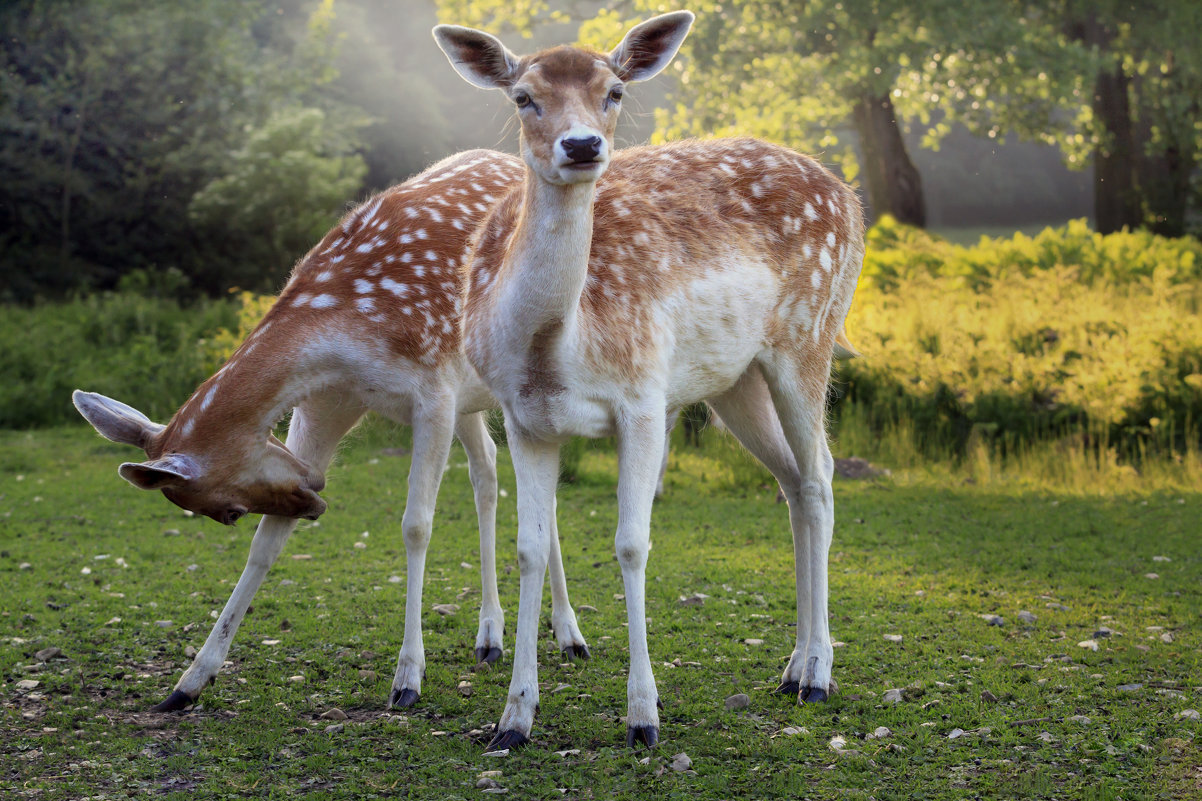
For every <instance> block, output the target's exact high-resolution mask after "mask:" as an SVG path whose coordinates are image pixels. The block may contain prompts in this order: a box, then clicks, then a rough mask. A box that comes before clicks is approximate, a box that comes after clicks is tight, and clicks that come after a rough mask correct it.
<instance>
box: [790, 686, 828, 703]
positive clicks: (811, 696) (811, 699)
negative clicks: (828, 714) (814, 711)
mask: <svg viewBox="0 0 1202 801" xmlns="http://www.w3.org/2000/svg"><path fill="white" fill-rule="evenodd" d="M826 698H827V695H826V690H824V689H822V688H821V687H806V688H805V689H804V690H802V691H801V692H800V693H798V694H797V703H799V704H820V703H822V702H823V701H825V700H826Z"/></svg>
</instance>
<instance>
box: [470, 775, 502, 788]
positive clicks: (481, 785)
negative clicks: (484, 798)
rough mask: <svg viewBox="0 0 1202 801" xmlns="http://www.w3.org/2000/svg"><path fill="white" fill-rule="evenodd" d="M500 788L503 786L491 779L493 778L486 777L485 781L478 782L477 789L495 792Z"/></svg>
mask: <svg viewBox="0 0 1202 801" xmlns="http://www.w3.org/2000/svg"><path fill="white" fill-rule="evenodd" d="M500 786H501V785H499V784H497V780H496V779H491V778H488V777H485V778H483V779H477V780H476V789H477V790H495V789H496V788H498V787H500Z"/></svg>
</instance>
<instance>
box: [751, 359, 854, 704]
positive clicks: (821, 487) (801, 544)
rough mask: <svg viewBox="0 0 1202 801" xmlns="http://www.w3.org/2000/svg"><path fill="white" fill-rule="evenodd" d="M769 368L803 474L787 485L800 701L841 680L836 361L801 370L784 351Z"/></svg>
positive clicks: (788, 676) (794, 669)
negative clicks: (831, 611) (830, 390)
mask: <svg viewBox="0 0 1202 801" xmlns="http://www.w3.org/2000/svg"><path fill="white" fill-rule="evenodd" d="M763 368H764V378H765V380H766V382H767V385H768V389H769V391H770V392H771V395H772V402H773V405H774V406H775V407H776V412H777V416H778V418H779V420H780V425H781V428H782V429H783V431H784V435H785V438H786V439H787V440H788V442H789V447H790V449H791V450H792V452H793V457H794V459H795V461H796V465H797V470H798V474H799V476H800V481H799V482H798V483H797V484H796V485H794V486H786V485H784V484H782V487H781V488H782V489H783V490H784V493H785V497H786V499H787V500H788V502H789V521H790V523H791V525H792V528H793V558H794V567H795V570H796V574H797V643H796V646H795V647H794V650H793V654H792V656H791V657H790V659H789V664H788V666H787V667H786V668H785V672H784V675H783V676H782V678H781V689H782V691H784V690H792V688H793V686H794V685H795V684H796V686H797V688H798V696H797V698H798V701H799V702H800V703H805V702H811V703H812V702H816V701H825V700H826V699H827V697H828V696H829V695H830V693H832V692H834V691H835V689H836V688H837V685H836V684H835V681H834V679H833V678H832V676H831V670H832V666H833V662H834V648H833V647H832V645H831V636H830V622H829V616H828V608H827V594H828V585H827V559H828V556H829V553H830V545H831V537H832V534H833V532H834V521H835V516H834V496H833V494H832V491H831V478H832V474H833V472H834V469H833V468H834V461H833V460H832V459H831V455H830V449H829V447H828V445H827V442H826V430H825V421H824V419H823V415H824V411H825V403H826V380H825V379H826V376H827V375H829V368H830V365H829V364H827V365H825V368H826V370H825V372H815V371H813V370H812V369H811V370H803V369H802V367H801V365H800V363H799V361H798V360H797V359H794V358H792V357H791V356H790V355H789V354H780V353H778V354H775V356H774V358H771V359H768V360H766V361H765V362H764V364H763ZM817 376H821V378H820V379H819V378H818V377H817Z"/></svg>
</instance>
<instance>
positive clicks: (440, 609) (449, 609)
mask: <svg viewBox="0 0 1202 801" xmlns="http://www.w3.org/2000/svg"><path fill="white" fill-rule="evenodd" d="M434 611H435V612H437V613H438V614H440V615H442V616H443V617H446V616H447V615H453V614H455V613H456V612H458V611H459V604H434Z"/></svg>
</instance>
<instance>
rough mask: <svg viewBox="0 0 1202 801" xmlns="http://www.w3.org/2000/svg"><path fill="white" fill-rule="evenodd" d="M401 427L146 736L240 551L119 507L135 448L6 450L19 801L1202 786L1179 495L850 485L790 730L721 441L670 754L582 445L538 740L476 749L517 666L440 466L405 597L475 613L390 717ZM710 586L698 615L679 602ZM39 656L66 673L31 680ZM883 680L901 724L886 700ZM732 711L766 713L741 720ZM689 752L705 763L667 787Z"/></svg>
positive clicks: (469, 524)
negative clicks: (411, 587) (209, 672)
mask: <svg viewBox="0 0 1202 801" xmlns="http://www.w3.org/2000/svg"><path fill="white" fill-rule="evenodd" d="M402 433H403V432H398V431H397V430H396V429H394V428H393V427H391V426H387V425H384V424H380V423H376V422H373V421H369V422H368V423H366V424H365V425H364V426H363V427H362V429H361V430H360V431H359V433H358V434H356V435H355V436H353V437H352V438H350V440H349V442H348V443H347V445H346V446H345V447H344V448H343V450H342V452H341V454H340V456H339V459H338V460H337V462H336V463H335V466H334V467H333V468H332V469H331V471H330V475H329V486H328V489H327V491H326V493H325V494H326V497H327V499H328V501H329V503H330V511H329V512H328V513H327V514H326V515H325V516H324V517H322V519H321V520H319V521H317V523H316V524H309V523H304V524H302V526H301V527H300V528H299V529H298V531H297V532H296V533H295V534H294V535H293V537H292V540H291V541H290V542H289V543H288V545H287V547H286V548H285V551H284V553H283V556H282V557H281V559H280V560H279V562H278V563H277V564H276V566H275V567H274V568H273V569H272V571H271V573H270V574H269V575H268V577H267V580H266V582H265V584H264V587H263V589H262V590H261V592H260V593H259V596H258V597H257V598H256V600H255V603H254V606H253V611H252V612H251V613H250V614H249V615H248V616H247V618H246V621H245V622H244V624H243V627H242V629H241V630H240V631H239V633H238V636H237V638H236V640H235V642H234V646H233V648H232V649H231V652H230V656H229V659H230V664H229V665H228V666H227V667H226V668H225V669H224V670H223V672H222V674H221V675H220V676H219V678H218V680H217V682H216V684H215V685H213V686H212V687H209V688H207V689H206V691H205V694H204V695H203V696H202V701H201V705H200V707H199V708H197V709H194V710H193V711H191V712H188V713H185V714H170V715H154V714H150V713H147V712H146V711H145V710H146V709H147V708H148V707H149V706H150V705H151V704H153V703H155V702H156V701H158V700H160V699H161V698H162V697H164V696H165V695H166V694H167V693H168V692H169V691H170V689H171V687H172V685H173V683H174V681H175V679H176V678H178V676H179V674H180V672H181V671H182V670H183V669H184V668H185V667H186V666H187V664H188V662H189V660H188V658H187V657H186V656H185V648H187V647H189V646H192V647H199V646H200V644H201V642H202V641H203V639H204V637H205V636H206V635H207V633H208V628H209V626H210V625H211V623H212V621H213V618H212V617H211V613H212V612H213V610H215V609H218V608H219V607H220V605H221V604H222V603H223V602H224V600H225V598H226V596H227V595H228V594H229V591H230V589H231V588H232V586H233V582H234V581H235V579H236V578H237V575H238V574H239V572H240V571H241V569H242V567H243V563H244V560H245V555H246V548H247V545H248V542H249V538H250V534H251V530H250V528H249V527H244V528H223V527H221V526H219V525H217V524H216V523H213V522H212V521H208V520H201V519H198V518H193V517H188V516H185V515H184V514H182V512H181V511H180V510H179V509H177V508H176V507H174V506H171V505H170V504H168V503H167V502H166V501H165V500H164V499H162V498H161V497H159V496H158V495H157V494H155V493H143V492H139V491H137V490H135V489H133V488H131V487H128V486H126V485H124V483H123V482H122V481H121V480H120V479H119V478H118V477H117V475H116V466H117V464H118V463H119V462H120V461H122V460H124V459H125V458H126V457H127V450H126V449H123V448H120V447H119V446H115V445H112V444H110V443H107V442H104V441H102V440H100V439H99V438H98V437H96V436H95V435H93V434H92V433H91V432H90V431H86V430H85V429H83V428H71V429H47V430H41V431H37V432H27V433H17V432H0V587H3V589H0V620H2V621H3V624H4V625H3V627H0V697H2V698H3V704H2V705H0V757H2V758H0V785H3V786H4V787H6V788H8V789H7V790H6V792H7V793H8V796H6V797H13V798H38V799H74V798H81V797H128V796H131V795H132V796H134V797H144V796H162V797H165V798H180V799H182V798H185V797H193V796H199V797H205V798H210V797H243V796H264V797H268V798H287V797H295V796H297V795H304V796H306V797H313V798H362V797H372V796H381V797H393V796H398V795H399V796H401V797H412V798H439V799H442V798H447V799H467V798H478V797H480V795H481V794H482V792H481V790H480V789H477V787H476V783H477V781H478V777H479V775H480V774H481V773H482V772H484V771H490V770H500V771H501V772H502V773H501V776H500V777H497V778H496V779H495V781H497V783H498V784H500V785H501V786H502V787H504V788H507V789H509V791H510V794H511V795H512V796H514V797H536V798H544V797H548V798H560V797H566V798H579V799H589V798H592V799H600V798H652V797H654V798H690V799H725V798H773V797H786V796H788V797H796V796H808V797H816V798H829V797H836V796H838V797H850V798H869V797H874V798H915V797H918V798H935V799H940V798H968V797H978V796H979V797H993V798H1117V797H1122V798H1163V797H1191V796H1192V795H1194V794H1196V791H1197V774H1196V766H1197V765H1198V764H1200V761H1202V759H1200V758H1202V753H1200V752H1199V748H1198V745H1197V743H1198V736H1199V734H1200V724H1199V722H1198V721H1194V720H1191V719H1190V718H1189V717H1188V716H1185V715H1182V713H1184V712H1186V711H1187V710H1189V709H1199V708H1202V684H1200V682H1199V676H1202V664H1200V663H1202V639H1200V636H1199V632H1198V629H1197V610H1198V609H1199V608H1202V558H1200V557H1199V553H1200V551H1199V548H1198V544H1199V543H1198V536H1199V530H1198V526H1197V520H1198V518H1199V513H1200V512H1202V493H1199V492H1198V490H1197V488H1196V487H1194V488H1190V489H1169V488H1167V487H1157V486H1151V487H1150V488H1149V485H1148V484H1146V483H1145V484H1143V485H1141V486H1140V487H1137V488H1135V489H1129V490H1125V491H1122V492H1114V493H1109V494H1106V493H1102V492H1087V491H1069V490H1061V489H1048V488H1040V487H1034V486H1029V485H1021V484H1017V483H1011V482H1007V481H1006V480H1003V479H1004V476H1005V473H1004V471H1003V475H1002V477H1001V478H999V477H998V476H996V475H992V474H991V476H990V480H989V481H985V480H980V477H981V476H982V475H983V474H982V473H981V472H980V471H981V470H982V468H981V467H980V466H979V465H976V466H974V465H969V466H967V467H964V468H956V469H953V468H952V467H948V466H944V467H942V468H940V469H939V470H940V471H942V472H939V471H936V472H931V473H928V474H926V475H925V476H924V475H921V474H920V472H919V471H918V470H917V469H913V470H911V469H906V470H896V471H895V472H894V475H893V477H892V478H879V479H877V480H873V481H868V482H850V481H842V480H839V481H836V485H835V510H836V533H835V541H834V544H833V547H832V550H831V557H830V586H831V594H830V598H831V630H832V634H833V636H834V637H835V639H836V640H837V642H838V643H839V645H838V646H837V648H836V652H835V653H836V658H835V675H836V678H837V679H838V680H839V683H840V686H841V690H840V692H839V694H837V695H836V696H834V698H833V699H832V700H831V701H830V702H828V703H825V704H820V705H809V706H804V707H799V706H797V705H796V704H794V703H793V702H792V700H791V699H788V698H781V697H779V696H774V695H771V690H772V688H773V687H775V686H776V683H777V680H778V678H779V675H780V672H781V670H782V669H783V667H784V658H785V657H787V655H788V653H789V651H790V650H791V648H792V647H793V640H794V636H795V628H794V624H795V609H794V588H793V564H792V552H793V549H792V545H791V541H790V536H789V530H788V520H787V517H788V515H787V511H786V509H785V507H784V506H783V505H780V504H777V503H775V502H774V495H775V489H774V488H771V487H768V488H766V489H765V488H762V487H747V486H743V485H735V484H732V483H730V480H729V479H728V478H727V477H726V476H727V474H725V473H721V472H720V469H721V468H723V467H724V466H723V465H721V464H719V463H718V462H717V460H716V457H715V454H713V453H710V452H708V450H707V449H708V446H709V443H708V442H703V447H702V448H701V449H696V448H691V447H686V446H684V445H683V444H681V445H680V446H679V447H677V448H676V450H675V451H674V452H673V456H672V459H671V462H670V469H669V472H668V476H667V482H666V483H667V487H666V492H665V494H664V496H663V497H662V498H660V499H659V500H658V501H657V504H656V509H655V513H654V520H653V531H652V541H653V545H654V548H653V550H652V552H651V560H650V565H649V569H648V582H647V616H648V617H649V618H650V622H649V624H648V630H649V633H650V636H649V643H650V646H651V653H652V659H653V664H654V666H655V671H656V679H657V683H658V689H659V693H660V696H661V698H662V699H663V701H664V704H665V709H664V711H663V713H662V715H663V717H662V724H663V726H662V736H663V741H662V743H661V745H660V746H659V747H657V748H656V749H653V750H652V751H650V752H645V751H631V750H628V749H626V748H625V747H624V746H623V745H622V743H623V737H624V728H623V724H622V721H621V716H622V715H623V714H624V711H625V693H626V665H627V654H626V648H625V646H626V635H625V630H624V626H623V624H624V623H625V621H626V613H625V608H624V603H623V601H622V599H621V595H622V593H623V587H622V581H621V576H620V573H619V571H618V569H617V565H616V562H615V560H614V557H613V531H614V527H615V525H616V519H617V512H616V503H615V501H614V497H613V493H614V479H615V474H614V473H615V464H614V457H613V454H612V452H610V451H608V450H606V449H602V448H590V449H587V450H586V451H585V452H584V454H583V455H582V458H581V463H580V470H579V477H578V480H577V482H576V483H575V484H573V485H571V486H568V487H564V488H561V490H560V493H559V506H558V511H559V523H560V525H559V528H560V532H561V536H562V538H563V554H564V560H565V565H566V571H567V575H568V581H569V588H570V591H571V594H572V600H573V602H574V603H575V605H576V609H577V612H578V615H579V619H580V625H581V628H582V630H583V631H584V633H585V635H586V637H587V638H588V640H589V643H590V647H591V649H592V653H593V658H592V659H591V660H590V661H588V662H584V663H570V662H565V661H564V660H563V659H562V658H561V657H560V655H559V654H558V652H557V650H556V648H555V643H554V641H553V640H552V639H550V637H549V635H548V634H546V633H544V636H543V637H542V638H541V639H540V643H539V655H540V675H539V678H540V682H541V683H542V685H541V686H542V691H541V699H540V700H541V711H540V713H539V715H538V717H537V719H536V721H535V728H534V732H533V735H534V742H533V744H532V745H531V746H530V747H529V748H527V749H525V750H523V751H520V752H515V753H512V754H510V755H509V756H508V757H502V758H497V757H486V756H484V755H483V753H482V752H483V746H484V744H485V743H486V742H487V740H488V738H489V736H490V731H489V729H490V727H491V725H492V724H494V723H495V722H496V720H497V718H498V716H499V715H500V712H501V710H502V708H503V706H504V703H505V696H506V692H507V686H508V680H509V664H510V663H509V658H508V655H507V656H506V658H505V660H504V661H503V662H502V663H501V664H500V665H499V666H498V667H497V668H495V669H493V670H491V671H480V672H473V670H472V664H471V662H472V660H471V649H472V646H473V644H474V643H473V638H474V634H475V628H476V616H475V613H474V608H475V604H476V603H477V602H478V599H479V576H478V569H477V568H478V565H479V561H478V558H477V556H476V553H475V551H476V531H475V510H474V509H473V507H472V503H471V489H470V484H469V482H468V479H467V469H466V460H465V458H464V457H463V454H462V451H460V450H459V449H458V448H456V449H455V450H454V451H453V453H452V457H451V460H450V464H449V469H448V471H447V472H446V474H445V476H444V480H443V485H442V490H441V492H440V496H439V509H438V513H437V516H436V518H435V531H434V537H433V541H432V545H431V550H430V555H429V559H428V562H427V572H426V583H425V587H424V599H423V601H424V606H425V607H426V609H427V610H429V608H430V606H431V605H433V604H438V603H457V604H459V605H460V607H461V608H460V611H459V612H458V613H456V614H454V615H451V616H446V617H443V616H440V615H434V614H427V615H426V617H425V644H426V654H427V675H426V680H425V683H424V684H423V695H422V698H421V700H420V702H419V705H418V706H417V707H415V708H414V709H413V710H410V711H409V712H407V713H405V714H393V713H390V712H388V711H387V710H385V709H384V704H385V702H386V699H387V696H388V688H389V682H390V679H391V675H392V668H393V664H394V660H395V652H396V650H397V648H398V647H399V645H400V638H401V628H402V621H403V598H404V590H405V585H404V582H403V577H404V575H405V572H404V545H403V542H402V541H401V536H400V519H401V514H402V513H403V509H404V494H405V475H406V473H407V470H408V457H407V456H404V455H397V451H391V450H390V451H388V452H384V450H383V449H384V448H392V447H395V446H397V444H398V442H403V437H402ZM401 450H403V448H402V449H401ZM499 467H500V471H501V478H500V482H501V488H502V489H504V490H506V492H505V494H504V495H503V496H502V497H501V499H500V502H499V512H498V557H499V559H498V561H499V564H500V566H501V571H500V588H501V599H502V603H503V605H504V607H505V609H506V610H507V611H509V612H510V618H509V619H510V625H511V627H512V622H513V620H514V612H515V610H516V602H517V592H518V587H517V584H518V581H517V571H516V565H515V557H514V537H515V529H516V515H517V513H516V497H515V492H514V484H513V475H512V471H511V470H510V469H509V465H508V459H507V456H506V455H505V454H504V452H502V455H501V458H500V459H499ZM973 471H975V472H973ZM970 478H972V479H973V481H972V482H969V481H968V479H970ZM248 522H251V521H248ZM364 533H366V534H367V535H368V536H366V537H364V536H363V535H364ZM356 542H359V543H364V544H366V547H365V548H356V547H354V545H355V543H356ZM299 556H307V557H309V558H307V559H300V558H294V557H299ZM23 565H24V566H23ZM393 576H397V577H400V578H401V579H402V580H401V581H399V582H394V581H392V580H391V578H392V577H393ZM696 594H701V595H705V596H708V597H706V598H705V599H704V601H703V602H702V603H701V605H692V604H682V603H681V600H680V599H681V597H682V596H683V597H685V598H688V597H691V596H694V595H696ZM544 609H545V610H546V609H549V598H548V597H547V596H546V595H545V597H544ZM1024 612H1025V613H1029V614H1027V615H1021V614H1020V613H1024ZM982 616H990V617H991V619H992V617H993V616H996V617H997V618H1000V620H999V621H997V622H998V623H1000V624H999V625H991V624H990V622H989V621H988V620H986V619H985V618H984V617H982ZM118 619H119V620H118ZM885 635H890V636H889V638H888V639H886V636H885ZM1107 635H1108V636H1107ZM506 636H507V640H506V644H507V646H509V647H512V630H511V631H509V632H507V633H506ZM898 637H900V639H897V638H898ZM755 640H762V644H756V643H755V642H754V641H755ZM1088 641H1092V642H1093V643H1094V644H1096V646H1097V650H1093V648H1092V647H1087V646H1082V645H1080V644H1079V643H1086V642H1088ZM48 647H58V648H61V649H62V656H61V657H54V658H51V659H50V660H49V661H45V662H40V661H39V660H38V659H37V658H36V656H35V654H36V653H37V652H38V651H40V650H42V649H45V648H48ZM361 671H367V672H366V673H361ZM293 677H301V678H300V679H296V680H294V679H293ZM23 681H36V682H38V684H37V685H36V686H33V687H29V686H28V685H21V686H19V685H18V682H23ZM460 682H468V683H469V684H470V686H471V695H470V696H466V695H464V694H463V693H462V692H461V691H460V688H459V687H460ZM891 689H900V690H902V694H901V700H900V702H898V703H892V702H889V701H886V693H887V691H888V690H891ZM739 692H745V693H747V694H749V695H750V696H751V706H750V707H748V708H747V709H744V710H741V711H728V710H727V709H726V707H725V703H724V700H725V698H726V697H727V696H729V695H732V694H735V693H739ZM331 707H337V708H339V709H341V710H342V711H344V712H345V713H346V714H347V715H348V720H346V721H345V722H343V724H342V728H341V730H337V729H335V730H327V727H329V726H331V725H334V724H332V723H331V722H330V721H328V720H323V719H322V718H321V717H320V716H321V714H322V713H323V712H325V711H327V710H328V709H329V708H331ZM882 727H884V728H886V729H888V732H887V733H882V734H881V736H875V733H876V732H877V731H878V730H879V729H881V728H882ZM957 730H959V732H960V733H957ZM833 743H841V744H842V747H841V749H840V750H835V749H834V748H833V747H832V744H833ZM557 752H562V754H561V753H557ZM679 753H685V754H687V755H688V756H689V757H690V759H691V760H692V766H691V768H690V771H691V772H688V771H686V772H679V771H675V770H673V769H672V768H671V763H672V761H673V758H674V757H675V756H676V755H677V754H679ZM644 760H645V762H644Z"/></svg>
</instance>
